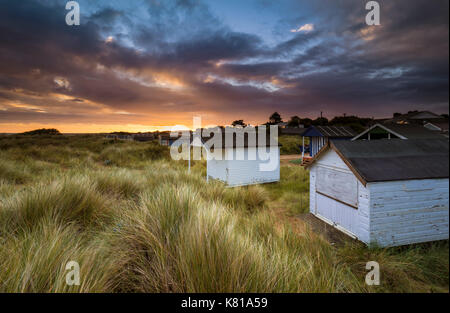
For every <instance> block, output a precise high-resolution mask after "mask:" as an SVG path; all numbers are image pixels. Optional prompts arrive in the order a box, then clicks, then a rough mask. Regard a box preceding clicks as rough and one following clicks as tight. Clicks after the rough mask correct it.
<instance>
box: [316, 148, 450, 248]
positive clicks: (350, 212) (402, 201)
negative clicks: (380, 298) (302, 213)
mask: <svg viewBox="0 0 450 313" xmlns="http://www.w3.org/2000/svg"><path fill="white" fill-rule="evenodd" d="M448 149H449V143H448V140H447V139H410V140H401V139H391V140H386V139H384V140H371V141H368V140H355V141H344V140H341V141H332V142H329V143H328V144H327V145H326V146H325V147H324V149H322V150H321V151H320V153H319V154H316V156H315V157H314V158H313V160H312V161H311V163H310V164H309V165H308V167H309V169H310V212H311V213H312V214H314V215H315V216H316V217H318V218H320V219H322V220H324V221H325V222H327V223H329V224H330V225H332V226H334V227H336V228H337V229H339V230H341V231H343V232H344V233H346V234H348V235H350V236H352V237H354V238H357V239H359V240H360V241H362V242H364V243H366V244H376V245H378V246H383V247H384V246H399V245H406V244H412V243H419V242H426V241H432V240H443V239H448V238H449V167H448V165H449V162H448V160H449V155H448V152H449V150H448Z"/></svg>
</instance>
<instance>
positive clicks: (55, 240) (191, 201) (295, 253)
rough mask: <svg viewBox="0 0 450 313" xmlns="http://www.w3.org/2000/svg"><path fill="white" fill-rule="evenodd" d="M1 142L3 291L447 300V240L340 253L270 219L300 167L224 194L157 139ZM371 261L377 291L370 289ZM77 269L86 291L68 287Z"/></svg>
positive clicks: (302, 176)
mask: <svg viewBox="0 0 450 313" xmlns="http://www.w3.org/2000/svg"><path fill="white" fill-rule="evenodd" d="M39 140H42V142H39ZM17 142H19V143H20V146H19V145H18V144H17ZM46 146H48V147H50V146H51V147H52V148H51V149H49V150H48V151H49V152H48V153H51V154H55V153H56V154H58V153H59V152H58V151H62V153H61V154H59V155H53V156H50V155H46V152H45V151H46V150H45V149H44V148H45V147H46ZM0 147H3V148H2V150H1V151H0V264H1V265H2V270H1V271H0V292H380V291H381V292H386V291H387V292H389V291H396V292H397V291H398V292H416V291H427V292H430V291H431V292H433V291H435V292H448V269H449V265H448V241H447V242H440V243H434V244H430V245H417V246H412V247H403V248H393V249H368V248H366V247H364V246H362V245H359V244H348V245H345V246H344V247H333V246H331V245H330V244H329V243H328V242H327V241H326V240H324V239H323V238H322V237H321V236H320V235H318V234H316V233H314V232H312V231H311V230H310V229H309V228H308V227H307V226H306V225H304V227H302V229H301V230H300V231H299V230H298V229H293V227H292V225H291V224H290V223H289V222H288V221H289V219H288V218H286V219H283V218H281V219H280V217H279V216H278V215H276V214H274V209H276V208H278V207H280V206H285V205H286V204H287V203H289V202H296V201H307V183H308V177H307V173H306V172H305V171H304V170H303V169H302V168H300V167H294V166H292V165H290V166H283V167H282V172H281V176H282V182H281V183H279V184H269V185H260V186H250V187H240V188H226V187H225V186H224V185H223V184H222V183H219V182H214V181H211V182H209V183H207V182H206V181H205V179H204V170H205V168H204V162H193V167H192V171H191V173H188V172H187V170H186V164H185V162H174V161H170V160H168V158H167V153H168V151H167V150H165V151H164V152H162V153H161V149H162V148H163V147H160V146H156V145H155V144H153V143H134V142H121V141H117V142H115V141H114V142H111V141H107V140H104V139H102V138H100V137H96V136H74V137H71V138H67V137H65V136H58V138H55V139H51V138H48V137H44V138H42V139H39V138H34V139H33V141H31V140H29V139H27V138H26V137H18V138H13V137H12V138H11V137H8V138H7V139H1V138H0ZM20 147H23V148H20ZM20 149H22V152H20ZM164 149H165V148H164ZM67 150H69V151H72V153H67ZM127 155H129V156H128V157H127ZM19 156H20V157H19ZM106 160H109V161H110V162H105V161H106ZM302 203H303V202H302ZM305 207H307V203H306V204H305V203H303V204H301V205H293V206H292V207H287V208H288V209H289V211H288V212H291V214H296V213H298V212H304V209H305ZM369 259H370V260H372V259H373V260H378V261H379V262H380V266H381V270H382V278H381V279H382V285H381V286H378V287H369V286H366V285H365V283H364V275H365V273H366V271H365V262H367V261H368V260H369ZM69 261H77V262H78V263H79V264H80V270H81V273H80V285H79V286H76V285H73V286H69V285H67V284H66V275H67V273H68V271H67V270H66V269H65V266H66V264H67V262H69ZM383 273H384V274H383ZM383 275H385V276H383ZM383 277H384V279H383Z"/></svg>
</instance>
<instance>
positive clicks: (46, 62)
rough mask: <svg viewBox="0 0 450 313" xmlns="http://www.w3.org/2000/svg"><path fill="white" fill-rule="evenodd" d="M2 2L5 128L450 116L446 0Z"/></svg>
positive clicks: (0, 106)
mask: <svg viewBox="0 0 450 313" xmlns="http://www.w3.org/2000/svg"><path fill="white" fill-rule="evenodd" d="M366 2H367V1H361V0H357V1H356V0H329V1H326V0H315V1H301V0H277V1H269V0H184V1H183V0H174V1H171V0H128V1H122V0H108V1H102V0H98V1H94V0H80V1H78V3H79V5H80V11H81V19H80V25H79V26H68V25H67V24H66V22H65V16H66V14H67V13H68V12H69V11H68V10H66V9H65V5H66V3H67V1H63V0H42V1H33V0H27V1H17V0H0V133H1V132H21V131H26V130H31V129H36V128H57V129H59V130H60V131H62V132H76V133H80V132H110V131H132V132H137V131H153V130H157V129H167V127H169V126H174V125H185V126H187V127H192V119H193V117H194V116H200V117H201V118H202V126H208V125H229V124H231V122H232V121H234V120H237V119H243V120H244V121H245V122H247V123H250V124H253V125H256V124H259V123H264V122H266V121H267V120H268V117H269V116H270V114H271V113H273V112H274V111H277V112H279V113H280V114H281V116H282V117H283V119H284V120H288V119H289V117H291V116H293V115H297V116H300V117H302V118H303V117H309V118H316V117H318V116H319V115H320V112H323V115H324V116H325V117H328V118H332V117H333V116H338V115H343V114H346V115H359V116H362V117H375V118H377V117H380V118H381V117H389V116H392V114H393V113H394V112H407V111H409V110H429V111H433V112H436V113H448V105H449V104H448V103H449V102H448V101H449V100H448V99H449V13H448V12H449V7H448V6H449V2H448V0H433V1H427V0H396V1H378V3H379V4H380V8H381V13H380V25H372V26H369V25H367V24H366V22H365V17H366V14H367V13H368V11H367V10H366V9H365V5H366Z"/></svg>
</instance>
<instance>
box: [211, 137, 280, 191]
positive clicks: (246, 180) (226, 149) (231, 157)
mask: <svg viewBox="0 0 450 313" xmlns="http://www.w3.org/2000/svg"><path fill="white" fill-rule="evenodd" d="M222 136H223V137H222V140H221V144H220V145H219V146H213V147H212V148H211V149H210V148H207V149H206V151H207V153H208V155H209V156H208V158H207V162H206V172H207V174H206V175H207V178H208V179H217V180H220V181H223V182H225V183H226V184H227V185H228V186H230V187H236V186H245V185H253V184H262V183H271V182H277V181H279V180H280V145H279V144H278V142H277V144H276V145H272V146H270V138H269V136H267V138H266V142H261V143H260V142H259V141H258V136H256V142H255V143H254V144H252V143H250V142H249V140H248V136H247V134H245V137H244V140H242V141H240V140H237V139H236V137H233V138H232V139H233V140H232V141H231V142H227V140H226V139H225V134H223V135H222ZM203 146H205V147H208V141H204V143H203ZM259 149H264V151H265V152H266V153H267V157H261V155H260V153H259V152H258V150H259ZM213 153H214V155H215V156H218V155H220V156H221V157H220V158H214V157H212V154H213Z"/></svg>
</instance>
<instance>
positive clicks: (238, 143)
mask: <svg viewBox="0 0 450 313" xmlns="http://www.w3.org/2000/svg"><path fill="white" fill-rule="evenodd" d="M250 133H252V136H255V139H256V142H249V138H248V135H249V133H248V132H245V133H240V135H239V136H237V134H233V133H229V134H226V132H225V131H223V132H222V133H221V136H222V138H221V146H220V147H217V146H215V147H214V146H212V147H213V148H216V149H217V148H222V149H223V148H249V147H270V145H271V142H270V139H271V138H270V135H269V133H267V134H266V141H265V142H259V140H258V139H259V136H258V132H257V131H254V132H250ZM230 135H233V137H232V141H227V140H226V138H227V136H230ZM213 138H214V135H212V136H211V137H206V136H204V137H203V138H202V142H203V144H205V145H206V146H209V145H212V144H213V141H211V142H209V140H211V139H213ZM229 138H231V137H229ZM238 138H239V139H238ZM273 141H274V143H275V144H274V146H281V144H280V143H279V142H278V138H275V137H274V139H273Z"/></svg>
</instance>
